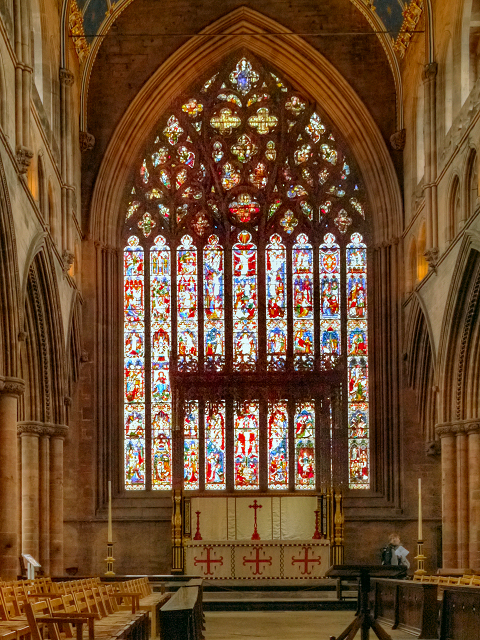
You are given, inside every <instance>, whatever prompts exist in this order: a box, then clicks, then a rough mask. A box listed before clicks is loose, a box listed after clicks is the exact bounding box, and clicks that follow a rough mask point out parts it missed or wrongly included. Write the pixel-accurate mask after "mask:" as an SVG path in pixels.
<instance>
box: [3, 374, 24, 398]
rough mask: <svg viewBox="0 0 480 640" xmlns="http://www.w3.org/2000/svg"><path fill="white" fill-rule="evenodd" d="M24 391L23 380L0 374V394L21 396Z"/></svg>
mask: <svg viewBox="0 0 480 640" xmlns="http://www.w3.org/2000/svg"><path fill="white" fill-rule="evenodd" d="M24 393H25V382H24V381H23V380H22V379H21V378H5V377H3V376H0V395H1V394H3V395H7V396H21V395H23V394H24Z"/></svg>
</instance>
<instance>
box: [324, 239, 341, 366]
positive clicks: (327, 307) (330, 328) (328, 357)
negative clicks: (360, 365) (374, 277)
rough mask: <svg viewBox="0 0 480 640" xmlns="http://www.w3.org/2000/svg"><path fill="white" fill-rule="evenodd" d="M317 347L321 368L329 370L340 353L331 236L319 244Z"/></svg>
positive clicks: (336, 260) (335, 252)
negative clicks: (318, 343) (318, 329)
mask: <svg viewBox="0 0 480 640" xmlns="http://www.w3.org/2000/svg"><path fill="white" fill-rule="evenodd" d="M319 257H320V348H321V351H322V362H323V363H324V366H327V367H332V366H333V365H334V364H335V363H336V362H337V360H338V357H339V356H340V353H341V342H342V341H341V306H340V301H341V297H340V247H339V246H338V244H337V243H336V241H335V236H334V235H333V234H332V233H327V234H326V235H325V237H324V243H323V244H322V245H320V251H319Z"/></svg>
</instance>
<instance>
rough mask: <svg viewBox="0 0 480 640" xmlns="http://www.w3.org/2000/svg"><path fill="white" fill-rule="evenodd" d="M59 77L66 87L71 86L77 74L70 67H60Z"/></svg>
mask: <svg viewBox="0 0 480 640" xmlns="http://www.w3.org/2000/svg"><path fill="white" fill-rule="evenodd" d="M59 77H60V83H61V84H63V85H65V86H66V87H71V86H72V84H73V83H74V82H75V76H74V75H73V73H72V72H71V71H70V70H69V69H60V73H59Z"/></svg>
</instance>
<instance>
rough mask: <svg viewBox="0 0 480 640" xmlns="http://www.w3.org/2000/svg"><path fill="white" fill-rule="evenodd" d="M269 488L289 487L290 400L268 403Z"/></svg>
mask: <svg viewBox="0 0 480 640" xmlns="http://www.w3.org/2000/svg"><path fill="white" fill-rule="evenodd" d="M267 422H268V425H267V426H268V488H269V489H288V401H287V400H277V401H276V402H269V403H268V415H267Z"/></svg>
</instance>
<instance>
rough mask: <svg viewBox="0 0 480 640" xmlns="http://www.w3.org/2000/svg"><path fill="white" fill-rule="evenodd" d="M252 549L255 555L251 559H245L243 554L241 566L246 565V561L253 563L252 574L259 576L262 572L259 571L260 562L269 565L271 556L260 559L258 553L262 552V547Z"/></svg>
mask: <svg viewBox="0 0 480 640" xmlns="http://www.w3.org/2000/svg"><path fill="white" fill-rule="evenodd" d="M252 551H254V553H255V557H254V558H253V559H251V560H250V559H249V560H247V556H243V566H244V567H246V566H247V564H248V563H250V564H255V571H254V572H253V575H254V576H261V575H262V572H261V564H266V565H269V566H271V565H272V556H269V557H268V558H265V559H263V560H262V559H261V558H260V553H264V551H263V549H262V547H254V548H253V549H252Z"/></svg>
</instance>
